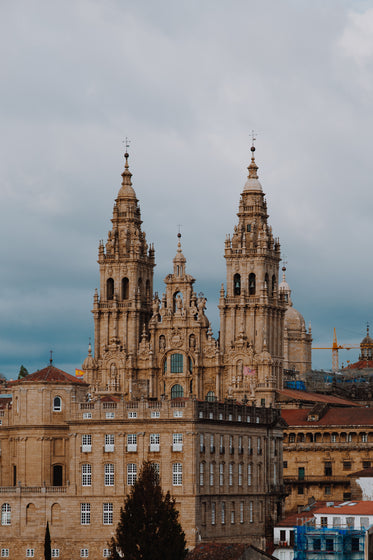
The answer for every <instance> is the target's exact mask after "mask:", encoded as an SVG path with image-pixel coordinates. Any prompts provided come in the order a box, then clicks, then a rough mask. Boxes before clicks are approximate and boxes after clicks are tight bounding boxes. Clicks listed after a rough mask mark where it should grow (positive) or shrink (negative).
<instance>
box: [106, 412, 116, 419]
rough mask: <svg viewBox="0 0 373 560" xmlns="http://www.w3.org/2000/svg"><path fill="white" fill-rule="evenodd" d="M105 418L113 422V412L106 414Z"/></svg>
mask: <svg viewBox="0 0 373 560" xmlns="http://www.w3.org/2000/svg"><path fill="white" fill-rule="evenodd" d="M105 418H106V420H113V419H114V418H115V412H107V413H106V414H105Z"/></svg>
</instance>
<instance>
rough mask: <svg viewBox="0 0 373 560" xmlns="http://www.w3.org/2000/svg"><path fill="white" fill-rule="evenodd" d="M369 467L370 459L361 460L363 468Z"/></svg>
mask: <svg viewBox="0 0 373 560" xmlns="http://www.w3.org/2000/svg"><path fill="white" fill-rule="evenodd" d="M369 468H370V461H363V469H369Z"/></svg>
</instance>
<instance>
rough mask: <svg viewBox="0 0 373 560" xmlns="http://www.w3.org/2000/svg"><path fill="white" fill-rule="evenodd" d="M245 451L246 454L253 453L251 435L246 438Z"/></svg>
mask: <svg viewBox="0 0 373 560" xmlns="http://www.w3.org/2000/svg"><path fill="white" fill-rule="evenodd" d="M247 453H248V455H252V454H253V447H252V440H251V436H249V437H248V438H247Z"/></svg>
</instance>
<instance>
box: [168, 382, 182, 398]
mask: <svg viewBox="0 0 373 560" xmlns="http://www.w3.org/2000/svg"><path fill="white" fill-rule="evenodd" d="M183 396H184V389H183V388H182V386H181V385H179V383H176V385H173V386H172V387H171V399H180V398H181V397H183Z"/></svg>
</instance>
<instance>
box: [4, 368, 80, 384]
mask: <svg viewBox="0 0 373 560" xmlns="http://www.w3.org/2000/svg"><path fill="white" fill-rule="evenodd" d="M25 383H63V384H68V385H71V384H72V383H73V384H75V385H87V383H84V381H81V380H80V379H77V378H76V377H74V376H73V375H70V374H69V373H66V372H65V371H62V369H58V368H56V367H54V366H53V365H52V364H50V365H49V366H47V367H45V368H44V369H40V370H38V371H35V372H34V373H31V374H30V375H26V377H23V378H22V379H17V380H16V381H9V382H8V386H12V385H20V384H25Z"/></svg>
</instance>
